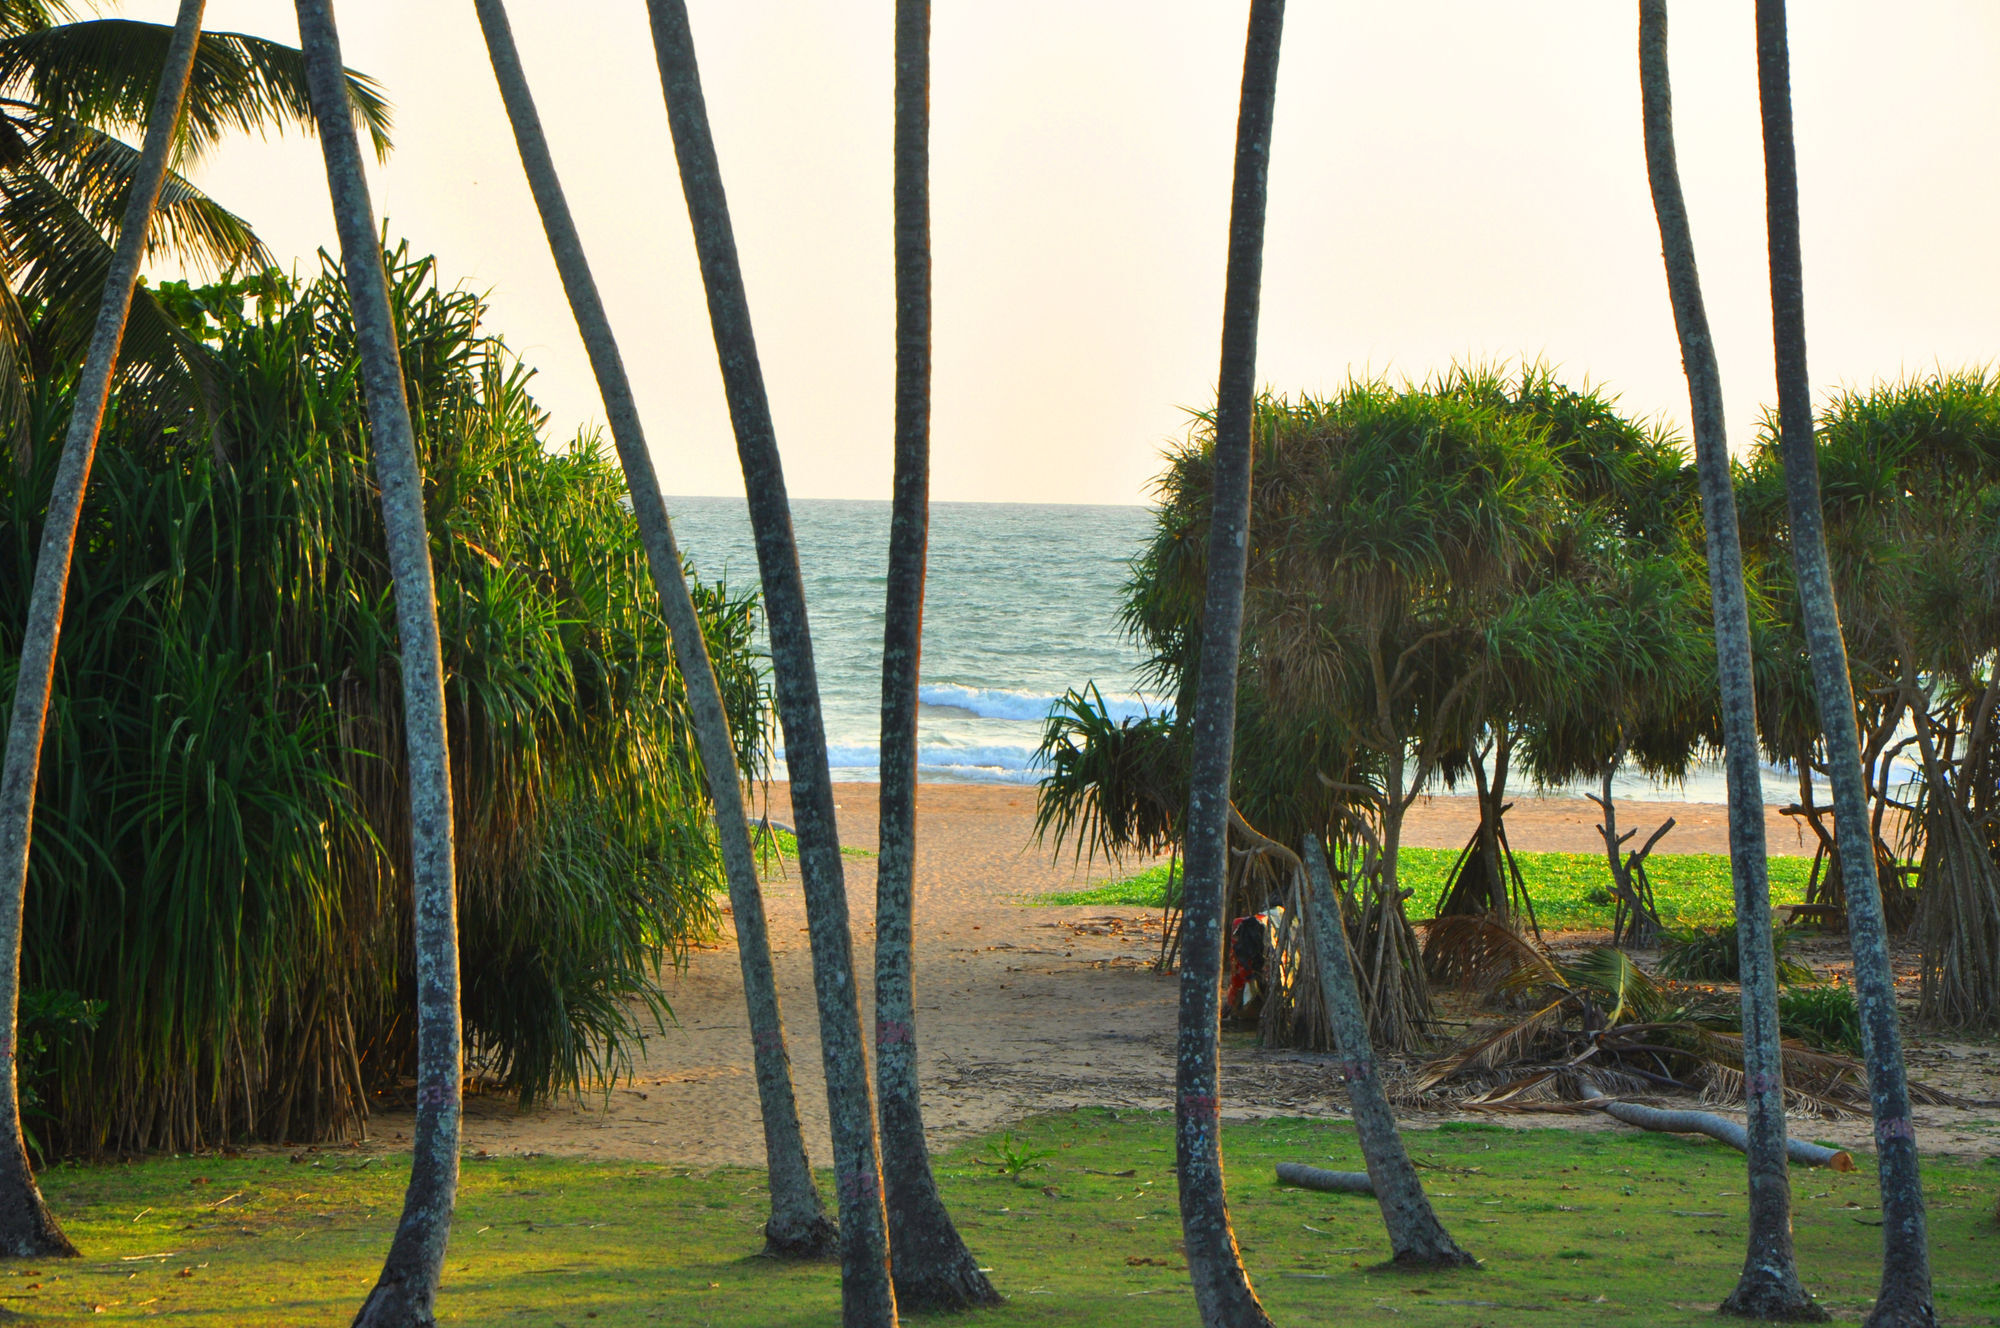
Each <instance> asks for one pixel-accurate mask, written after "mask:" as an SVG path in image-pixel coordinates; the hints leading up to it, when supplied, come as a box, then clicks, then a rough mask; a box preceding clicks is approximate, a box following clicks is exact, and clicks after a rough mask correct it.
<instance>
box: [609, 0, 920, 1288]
mask: <svg viewBox="0 0 2000 1328" xmlns="http://www.w3.org/2000/svg"><path fill="white" fill-rule="evenodd" d="M646 7H647V10H648V12H649V14H650V15H651V18H652V28H653V47H654V50H655V52H656V54H657V56H658V58H659V65H660V88H661V92H662V94H663V95H664V96H665V98H666V103H667V118H668V120H669V122H670V125H671V128H672V131H673V138H674V155H675V157H676V159H677V160H678V161H679V164H680V174H681V190H682V192H683V193H684V194H685V195H686V196H687V206H688V220H689V222H690V223H691V224H692V226H693V228H694V239H695V249H696V251H697V253H698V254H699V256H700V260H701V276H702V284H703V286H704V287H705V288H706V290H707V292H708V316H709V322H710V324H711V325H712V327H713V329H714V334H715V350H716V357H717V359H718V360H720V361H721V367H722V379H723V386H724V390H725V392H726V393H727V395H728V398H729V419H730V423H731V424H732V425H733V426H734V429H735V433H736V453H737V456H738V458H739V459H740V460H741V462H742V466H743V485H744V489H745V491H746V493H747V495H748V497H749V504H750V524H751V526H752V528H753V530H754V532H755V535H756V540H757V567H758V570H759V572H760V573H761V575H762V580H763V585H764V612H765V619H766V622H767V623H768V624H769V627H770V633H771V662H772V665H773V667H774V672H775V673H776V675H777V677H776V683H777V693H778V719H779V721H780V722H781V723H782V724H783V725H784V731H785V765H786V768H787V771H788V773H789V774H790V776H791V783H792V818H793V822H794V828H795V830H796V832H797V834H798V842H799V878H800V882H801V884H802V885H803V886H804V888H805V896H806V921H807V923H808V926H809V929H810V931H811V934H812V951H813V987H814V991H815V994H816V995H817V996H818V999H819V1022H820V1047H821V1050H822V1054H823V1058H824V1062H825V1066H826V1098H827V1116H828V1118H829V1121H830V1123H831V1125H832V1129H833V1168H834V1175H835V1178H836V1181H837V1183H838V1191H839V1201H840V1237H841V1256H840V1261H841V1277H840V1287H841V1313H842V1317H843V1319H844V1321H845V1322H846V1323H847V1324H849V1325H852V1326H853V1328H861V1325H869V1326H870V1328H874V1326H876V1325H882V1324H892V1323H894V1322H895V1321H896V1297H895V1293H894V1291H893V1290H892V1288H891V1286H890V1281H889V1241H888V1221H887V1216H886V1214H885V1212H884V1210H883V1204H882V1165H881V1161H880V1158H879V1156H878V1155H877V1152H876V1139H875V1104H874V1102H873V1100H872V1098H873V1094H872V1093H871V1092H870V1091H869V1082H868V1058H867V1052H866V1047H865V1046H864V1045H863V1043H862V1039H861V1012H860V1008H859V1006H858V1005H857V1004H856V1001H855V991H854V943H853V939H852V937H851V935H850V932H849V926H848V913H847V884H846V881H845V878H844V876H843V873H842V871H841V863H840V837H839V833H838V830H837V828H836V826H835V824H834V812H833V783H832V780H831V779H830V777H829V776H828V774H827V766H826V729H825V725H824V724H823V722H822V720H821V716H820V708H819V680H818V678H817V677H816V675H815V672H814V669H813V654H812V633H811V629H810V627H809V625H808V624H807V621H806V597H805V585H804V582H803V580H802V578H801V577H800V575H799V552H798V544H797V543H796V541H795V540H794V539H793V538H792V513H791V506H790V503H789V500H788V499H787V498H786V495H785V472H784V468H783V465H782V464H781V463H780V461H779V458H778V441H777V437H776V434H775V432H774V431H773V429H772V426H771V407H770V402H769V400H768V399H767V398H766V397H765V394H764V375H763V370H762V369H761V368H760V367H759V366H758V363H757V341H756V337H755V335H754V334H753V333H752V331H751V327H750V303H749V299H748V297H747V296H746V295H745V293H744V290H743V273H742V269H741V268H740V267H739V266H738V264H737V259H736V238H735V234H734V231H733V229H732V227H731V226H730V222H729V203H728V200H727V198H726V197H725V196H724V194H723V189H722V172H721V168H720V167H719V166H718V164H717V162H716V159H715V140H714V138H713V137H712V136H711V135H710V133H709V128H708V109H707V106H706V104H705V103H704V101H703V98H702V94H701V71H700V69H699V67H698V66H697V65H696V62H695V53H694V37H693V34H692V33H690V32H689V30H688V17H687V5H686V3H685V0H647V6H646Z"/></svg>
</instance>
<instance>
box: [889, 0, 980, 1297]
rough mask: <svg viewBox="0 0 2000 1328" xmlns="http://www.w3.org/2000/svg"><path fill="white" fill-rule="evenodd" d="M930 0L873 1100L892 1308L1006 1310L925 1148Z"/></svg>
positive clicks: (901, 4)
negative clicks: (922, 991) (921, 948)
mask: <svg viewBox="0 0 2000 1328" xmlns="http://www.w3.org/2000/svg"><path fill="white" fill-rule="evenodd" d="M930 29H931V7H930V0H897V3H896V130H895V180H896V183H895V255H896V444H895V453H896V467H895V494H894V500H893V502H892V504H891V510H890V516H889V578H888V581H889V584H888V590H887V603H886V604H885V606H884V610H883V619H882V621H883V629H882V744H881V749H880V750H881V753H882V755H881V762H882V770H881V781H882V784H881V820H880V827H881V829H880V855H881V856H880V860H879V861H878V863H877V864H876V876H875V1101H876V1111H877V1113H878V1115H879V1118H880V1122H881V1138H882V1175H883V1180H884V1182H885V1185H886V1199H887V1204H888V1213H889V1260H890V1267H891V1268H892V1270H893V1272H894V1275H895V1283H896V1303H897V1304H898V1305H899V1306H901V1307H903V1308H906V1309H933V1310H943V1309H964V1308H967V1307H970V1306H973V1305H991V1304H997V1303H998V1302H999V1299H1000V1297H999V1295H998V1293H996V1292H995V1291H994V1290H993V1285H992V1283H990V1282H988V1281H987V1280H986V1274H985V1273H983V1272H981V1271H980V1270H979V1263H978V1261H977V1260H975V1259H974V1258H973V1257H972V1255H971V1253H970V1252H969V1251H968V1250H967V1249H966V1248H965V1242H964V1241H963V1240H962V1239H961V1238H960V1237H959V1234H958V1228H957V1227H955V1226H954V1225H952V1220H951V1214H950V1213H949V1212H947V1211H946V1210H945V1206H944V1200H943V1199H942V1198H941V1197H939V1195H938V1189H937V1180H936V1178H935V1177H934V1176H933V1175H932V1174H931V1164H930V1150H929V1148H928V1146H927V1145H926V1144H925V1142H924V1115H923V1102H922V1097H921V1093H920V1089H919V1085H918V1082H917V1012H916V1000H915V992H914V990H913V984H914V980H915V973H914V967H915V965H914V957H913V954H912V945H911V938H912V931H913V928H914V917H913V914H914V904H915V901H914V893H915V892H914V890H913V884H914V877H915V874H916V851H917V681H918V666H919V664H920V662H921V659H922V655H923V649H922V647H923V623H924V570H925V555H926V547H927V542H928V532H929V523H930V404H931V402H930V386H931V244H930Z"/></svg>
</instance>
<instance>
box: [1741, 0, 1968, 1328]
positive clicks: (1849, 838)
mask: <svg viewBox="0 0 2000 1328" xmlns="http://www.w3.org/2000/svg"><path fill="white" fill-rule="evenodd" d="M1757 92H1758V98H1759V103H1760V106H1761V110H1762V113H1763V122H1764V208H1765V222H1766V226H1767V228H1768V230H1769V233H1770V257H1771V327H1772V337H1773V340H1774V342H1775V343H1776V346H1775V349H1776V356H1777V369H1778V427H1779V433H1780V438H1781V443H1780V446H1781V448H1782V450H1783V453H1784V457H1785V490H1786V497H1787V499H1788V500H1789V506H1790V508H1791V517H1792V561H1793V566H1794V569H1795V577H1796V580H1797V583H1798V593H1799V610H1800V616H1801V618H1802V619H1803V620H1804V623H1805V632H1806V644H1807V647H1808V649H1809V652H1810V654H1811V657H1812V672H1813V691H1814V693H1815V695H1816V696H1817V697H1818V699H1819V718H1820V725H1821V727H1822V728H1823V729H1824V730H1825V733H1826V756H1827V767H1828V776H1829V780H1830V782H1831V783H1832V785H1833V820H1834V836H1835V838H1836V839H1837V840H1838V841H1839V844H1840V862H1841V872H1842V875H1843V876H1844V877H1845V878H1846V887H1847V931H1848V937H1849V939H1850V941H1851V943H1852V945H1853V949H1854V992H1855V997H1856V999H1857V1001H1858V1003H1859V1004H1860V1006H1861V1045H1862V1050H1863V1053H1864V1055H1865V1057H1866V1059H1867V1062H1868V1090H1869V1103H1870V1106H1871V1108H1872V1110H1873V1114H1874V1117H1875V1160H1876V1170H1877V1174H1878V1176H1879V1178H1880V1184H1881V1187H1882V1219H1883V1221H1882V1253H1883V1258H1882V1285H1881V1290H1880V1293H1879V1294H1878V1295H1877V1297H1876V1300H1875V1308H1874V1309H1873V1310H1872V1311H1870V1313H1869V1316H1868V1322H1869V1324H1870V1325H1883V1326H1886V1325H1891V1324H1897V1325H1900V1324H1931V1323H1935V1322H1936V1321H1937V1314H1936V1310H1935V1309H1934V1308H1933V1306H1932V1304H1931V1267H1930V1242H1929V1238H1928V1235H1927V1232H1926V1222H1925V1218H1924V1196H1923V1189H1922V1186H1921V1183H1920V1178H1919V1176H1918V1174H1917V1132H1916V1129H1915V1127H1914V1126H1913V1125H1912V1124H1911V1121H1910V1088H1909V1081H1908V1078H1907V1076H1906V1073H1905V1070H1904V1066H1903V1044H1902V1034H1901V1033H1900V1031H1899V1030H1898V1029H1897V1027H1896V984H1895V974H1894V973H1893V971H1892V970H1891V968H1890V966H1889V939H1888V934H1887V931H1886V928H1885V927H1884V924H1883V917H1882V891H1881V884H1880V881H1879V880H1878V878H1877V873H1876V870H1875V851H1874V842H1873V837H1872V835H1871V834H1870V832H1869V825H1868V790H1867V787H1866V784H1865V782H1864V779H1863V777H1862V773H1861V743H1860V737H1859V735H1858V733H1857V731H1856V727H1855V716H1854V692H1853V686H1852V683H1851V681H1850V679H1849V677H1848V672H1847V646H1846V643H1845V642H1844V641H1843V640H1842V638H1841V632H1840V608H1839V605H1838V604H1837V603H1836V601H1835V599H1834V592H1833V571H1832V567H1831V565H1830V564H1829V562H1828V560H1827V553H1826V535H1825V531H1824V529H1823V517H1822V513H1821V510H1820V494H1819V458H1818V455H1817V453H1816V451H1815V449H1814V445H1813V411H1812V387H1811V382H1810V380H1809V379H1808V377H1807V375H1806V308H1805V284H1804V276H1803V272H1802V262H1801V259H1800V254H1799V177H1798V160H1797V155H1796V152H1795V149H1794V146H1793V142H1792V72H1791V51H1790V46H1789V43H1788V42H1787V39H1786V35H1785V5H1784V0H1757Z"/></svg>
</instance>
